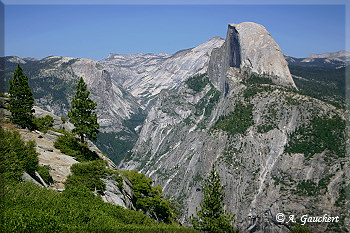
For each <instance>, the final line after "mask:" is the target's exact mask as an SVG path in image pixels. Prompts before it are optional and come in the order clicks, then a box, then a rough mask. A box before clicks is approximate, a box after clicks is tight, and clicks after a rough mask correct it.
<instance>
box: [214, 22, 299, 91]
mask: <svg viewBox="0 0 350 233" xmlns="http://www.w3.org/2000/svg"><path fill="white" fill-rule="evenodd" d="M230 67H235V68H240V69H241V70H243V71H247V72H252V73H256V74H259V75H265V76H270V78H271V79H272V81H273V82H274V83H275V84H278V85H282V86H286V87H293V88H295V87H296V86H295V84H294V82H293V79H292V76H291V74H290V72H289V69H288V64H287V62H286V61H285V59H284V57H283V54H282V51H281V49H280V47H279V46H278V44H277V43H276V42H275V41H274V40H273V38H272V37H271V35H270V34H269V33H268V32H267V31H266V29H265V28H264V27H263V26H261V25H259V24H256V23H251V22H245V23H241V24H229V25H228V31H227V36H226V41H225V43H224V44H223V46H222V47H221V48H218V49H214V50H213V53H212V56H211V58H210V63H209V68H208V74H209V77H211V79H212V82H213V84H214V86H216V87H217V88H218V89H219V90H221V91H224V88H225V78H226V72H227V71H228V70H229V68H230Z"/></svg>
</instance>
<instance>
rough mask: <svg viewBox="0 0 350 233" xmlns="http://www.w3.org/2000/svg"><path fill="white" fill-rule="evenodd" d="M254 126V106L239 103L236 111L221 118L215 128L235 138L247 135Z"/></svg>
mask: <svg viewBox="0 0 350 233" xmlns="http://www.w3.org/2000/svg"><path fill="white" fill-rule="evenodd" d="M253 124H254V120H253V105H251V104H249V105H244V104H243V103H242V102H240V101H239V102H237V104H236V106H235V110H234V111H233V112H231V113H229V114H228V115H226V116H221V117H220V118H219V120H218V121H217V122H216V123H215V125H214V126H213V128H214V129H221V130H224V131H226V132H228V133H229V134H230V135H232V136H233V135H235V134H243V133H245V131H246V130H247V129H248V128H249V127H250V126H252V125H253Z"/></svg>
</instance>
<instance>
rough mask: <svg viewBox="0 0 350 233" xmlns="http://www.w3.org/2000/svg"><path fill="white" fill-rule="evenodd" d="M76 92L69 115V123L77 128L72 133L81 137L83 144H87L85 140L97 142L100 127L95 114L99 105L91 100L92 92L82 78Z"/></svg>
mask: <svg viewBox="0 0 350 233" xmlns="http://www.w3.org/2000/svg"><path fill="white" fill-rule="evenodd" d="M76 90H77V92H76V93H75V95H74V98H73V100H72V102H71V109H70V110H69V113H68V117H69V121H70V122H71V123H72V124H73V125H74V126H75V128H74V129H73V130H72V132H73V133H75V134H77V135H79V137H80V142H81V143H85V138H88V139H91V140H96V138H97V134H98V128H99V127H100V126H99V124H98V123H97V115H96V113H95V109H96V106H97V104H96V103H95V102H94V101H92V100H91V99H90V98H89V95H90V91H88V90H87V85H86V83H85V82H84V80H83V78H80V80H79V82H78V84H77V86H76Z"/></svg>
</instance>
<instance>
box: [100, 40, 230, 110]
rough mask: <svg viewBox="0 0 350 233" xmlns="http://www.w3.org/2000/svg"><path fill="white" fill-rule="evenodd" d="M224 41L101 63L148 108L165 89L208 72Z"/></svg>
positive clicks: (110, 58) (118, 57) (112, 56)
mask: <svg viewBox="0 0 350 233" xmlns="http://www.w3.org/2000/svg"><path fill="white" fill-rule="evenodd" d="M223 43H224V39H222V38H220V37H214V38H212V39H210V40H209V41H207V42H204V43H203V44H201V45H199V46H197V47H195V48H191V49H185V50H181V51H178V52H177V53H175V54H173V55H168V54H158V55H156V54H134V55H120V54H110V55H109V56H108V57H107V58H105V59H103V60H101V61H100V64H102V65H104V66H105V67H106V70H107V71H108V72H109V73H110V74H111V77H112V79H114V80H115V81H117V82H118V83H119V84H120V85H122V86H123V87H124V88H125V89H126V90H128V91H129V92H130V93H131V94H132V95H133V96H135V97H136V98H138V100H139V103H141V105H142V106H143V107H146V106H147V104H148V103H149V101H150V100H151V99H153V98H154V97H155V96H156V95H158V94H159V92H160V91H161V90H163V89H172V88H176V87H179V86H180V85H181V84H182V83H183V82H184V81H185V80H186V79H187V78H188V77H189V76H191V75H193V74H195V73H197V72H200V71H202V72H205V70H206V67H207V66H208V62H209V57H210V54H211V51H212V50H213V49H214V48H218V47H220V46H221V45H222V44H223Z"/></svg>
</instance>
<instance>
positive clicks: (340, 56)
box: [284, 51, 350, 67]
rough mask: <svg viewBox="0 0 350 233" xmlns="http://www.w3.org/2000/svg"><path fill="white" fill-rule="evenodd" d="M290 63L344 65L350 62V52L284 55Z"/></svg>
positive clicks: (299, 64) (325, 65) (327, 65)
mask: <svg viewBox="0 0 350 233" xmlns="http://www.w3.org/2000/svg"><path fill="white" fill-rule="evenodd" d="M284 57H285V59H286V61H287V62H288V64H290V65H291V64H292V65H298V66H323V67H344V66H346V65H349V64H350V52H348V51H338V52H334V53H322V54H310V55H309V56H308V57H306V58H295V57H291V56H288V55H284Z"/></svg>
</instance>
